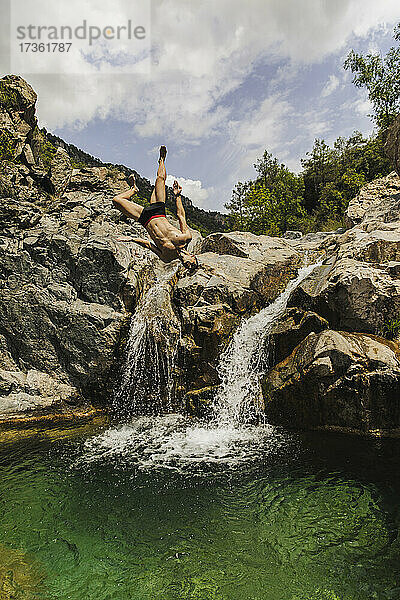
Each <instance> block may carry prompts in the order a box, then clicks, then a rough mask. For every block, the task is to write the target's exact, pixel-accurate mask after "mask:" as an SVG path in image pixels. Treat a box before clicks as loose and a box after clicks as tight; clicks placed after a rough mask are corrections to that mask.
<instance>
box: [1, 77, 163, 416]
mask: <svg viewBox="0 0 400 600" xmlns="http://www.w3.org/2000/svg"><path fill="white" fill-rule="evenodd" d="M0 84H1V85H0V94H1V100H2V101H1V108H0V128H1V132H3V134H4V135H7V136H8V139H10V140H11V142H10V145H9V147H11V148H12V149H13V153H14V156H13V160H12V161H11V160H9V158H10V157H6V158H5V159H4V160H2V161H1V162H0V167H1V171H0V192H1V193H0V196H1V200H0V221H1V232H0V419H1V418H2V417H3V418H8V417H10V416H15V415H19V414H24V415H25V414H27V415H30V414H32V413H34V412H35V411H36V412H37V411H40V412H43V411H44V412H46V411H47V412H51V411H55V410H57V411H60V410H61V411H67V412H68V410H70V409H72V408H71V407H74V406H82V405H84V404H86V403H88V402H89V401H97V402H100V403H101V402H105V401H106V400H107V398H108V396H109V392H110V389H109V386H110V385H111V382H112V380H111V374H112V371H113V370H114V369H115V364H116V359H117V357H118V345H119V341H120V337H121V335H122V334H123V332H124V331H125V329H126V327H127V324H128V321H129V316H130V314H131V311H132V309H133V307H134V305H135V302H136V300H137V297H138V296H139V295H140V292H141V288H142V283H143V282H142V279H143V277H144V274H145V273H146V277H147V278H149V277H151V276H152V271H153V269H152V264H153V263H154V261H153V259H152V258H151V256H149V255H148V254H147V253H146V252H145V251H144V250H141V249H140V248H139V247H136V246H134V245H133V244H129V243H117V241H116V238H117V237H118V235H121V234H125V235H126V234H128V233H129V234H132V230H133V231H134V232H136V233H137V234H138V233H139V231H140V233H142V232H141V228H140V226H139V225H137V224H133V223H129V224H128V222H127V220H126V219H125V218H124V217H122V215H121V214H120V213H119V212H118V211H117V210H115V209H114V208H113V207H112V203H111V198H112V197H113V196H114V195H115V194H116V193H117V192H118V191H120V190H122V189H124V188H127V187H128V186H127V183H126V182H125V176H124V174H123V173H120V172H118V171H116V170H112V171H111V170H109V169H107V168H92V169H85V170H82V171H79V170H75V171H72V167H71V162H70V160H69V157H68V155H67V154H66V152H65V151H63V150H58V151H57V153H56V154H55V155H54V157H53V160H52V163H51V170H50V172H49V173H47V172H46V171H45V170H44V168H43V166H42V164H41V160H40V147H38V146H37V144H36V142H38V139H37V138H36V137H35V136H36V134H35V128H36V117H35V101H36V94H35V93H34V92H33V90H32V88H30V86H29V85H28V84H26V82H24V81H23V80H22V79H20V78H16V77H6V78H3V79H2V80H0ZM4 132H6V133H4ZM4 135H3V138H2V139H4ZM3 149H4V147H3ZM3 158H4V156H3ZM49 191H50V192H51V194H54V195H52V196H50V195H49Z"/></svg>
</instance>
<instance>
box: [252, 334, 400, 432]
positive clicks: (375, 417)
mask: <svg viewBox="0 0 400 600" xmlns="http://www.w3.org/2000/svg"><path fill="white" fill-rule="evenodd" d="M263 392H264V399H265V410H266V415H267V419H268V421H269V422H271V423H279V424H284V425H286V426H289V427H294V428H305V429H309V428H325V429H330V428H332V429H342V430H345V431H356V432H361V433H368V432H371V431H373V430H390V429H393V428H396V427H398V424H399V422H400V421H399V419H400V363H399V348H398V346H397V345H396V344H394V343H391V342H388V341H387V340H384V339H381V338H376V337H373V336H368V335H363V334H354V333H345V332H337V331H332V330H326V331H323V332H321V333H319V334H317V333H311V334H310V335H309V336H308V337H307V338H306V339H305V340H304V341H303V342H301V343H300V344H299V346H297V347H296V348H295V350H294V351H293V352H292V354H291V355H290V356H289V357H288V358H287V359H286V360H284V361H282V362H281V363H279V364H278V365H276V366H275V367H274V368H273V369H272V370H271V371H270V372H269V373H268V374H267V375H266V376H265V378H264V380H263Z"/></svg>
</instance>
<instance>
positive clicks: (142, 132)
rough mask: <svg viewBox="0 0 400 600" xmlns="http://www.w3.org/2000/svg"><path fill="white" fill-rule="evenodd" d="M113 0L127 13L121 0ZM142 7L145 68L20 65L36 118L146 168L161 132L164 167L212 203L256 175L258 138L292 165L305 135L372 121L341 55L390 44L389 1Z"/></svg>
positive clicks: (330, 133)
mask: <svg viewBox="0 0 400 600" xmlns="http://www.w3.org/2000/svg"><path fill="white" fill-rule="evenodd" d="M73 2H75V0H71V1H70V2H69V3H68V4H69V5H71V3H73ZM106 4H107V3H105V4H104V6H105V5H106ZM86 5H87V7H88V8H89V9H90V5H91V3H90V1H87V2H86ZM93 6H94V3H93ZM102 6H103V3H102ZM116 6H118V10H119V11H120V14H119V15H118V17H119V18H121V19H122V18H124V17H126V16H127V15H126V14H124V11H126V10H127V8H126V5H125V4H124V2H123V1H121V2H119V3H118V2H115V0H114V2H113V3H112V7H113V11H114V12H115V7H116ZM110 7H111V5H110ZM151 8H152V12H151V65H150V68H149V69H148V70H147V71H146V70H144V71H143V73H132V74H124V73H118V74H117V73H113V72H112V69H111V70H110V69H108V70H107V71H106V72H103V73H100V74H94V73H93V74H90V73H89V74H85V75H79V74H75V75H68V74H64V75H40V74H35V75H29V74H27V73H21V74H22V75H24V76H25V77H26V78H27V79H28V80H29V81H30V82H31V84H32V85H33V87H34V88H35V90H36V91H37V92H38V94H39V101H38V116H39V121H40V123H41V124H42V125H45V126H46V127H47V128H48V129H49V130H50V131H53V132H54V133H56V134H57V135H60V136H61V137H63V138H64V139H65V140H66V141H69V142H72V143H74V144H76V145H77V146H79V147H80V148H82V149H84V150H86V151H88V152H90V153H91V154H94V155H96V156H98V157H100V158H101V159H103V160H105V161H112V162H117V163H123V164H126V165H128V166H130V167H133V168H135V169H136V170H137V171H138V172H140V173H141V174H142V175H144V176H146V177H148V178H150V179H151V178H152V177H153V176H154V171H155V164H156V159H157V147H158V146H159V145H160V144H161V143H165V144H166V145H167V146H168V150H169V155H168V161H167V168H168V172H169V173H170V174H171V177H177V178H179V179H180V181H181V182H182V184H183V187H184V193H186V195H188V196H189V197H191V198H192V200H193V202H194V203H195V204H197V205H198V206H201V207H204V208H208V209H217V210H221V209H223V205H224V203H225V202H227V201H228V200H229V198H230V194H231V190H232V187H233V186H234V185H235V183H236V182H237V181H238V180H245V179H248V178H250V177H253V176H254V170H253V163H254V161H255V159H256V158H257V157H258V156H260V155H261V154H262V153H263V151H264V150H265V149H268V150H269V151H271V152H273V154H274V155H276V156H277V157H278V158H279V159H280V160H281V161H282V162H285V163H286V164H287V165H288V166H289V167H290V168H292V169H294V170H298V169H299V167H300V162H299V161H300V158H302V157H303V156H304V155H305V152H306V151H308V150H310V149H311V147H312V144H313V140H314V138H315V137H322V138H324V139H325V140H326V141H327V142H332V141H333V140H334V139H335V138H336V137H338V136H339V135H342V136H347V135H349V134H350V133H351V132H352V131H354V130H355V129H358V130H360V131H362V132H363V133H364V134H368V133H370V132H371V131H372V124H371V121H370V119H369V118H368V116H367V114H368V113H369V112H370V107H369V104H368V102H367V99H366V95H365V93H364V92H363V91H361V90H358V89H356V88H355V87H354V85H353V84H352V83H351V79H352V76H351V74H350V73H348V72H346V71H344V70H343V67H342V65H343V61H344V58H345V56H346V54H347V52H348V51H349V50H350V49H351V48H354V49H355V50H357V51H361V52H366V51H371V50H372V51H380V52H382V53H385V52H386V51H387V49H388V48H389V47H390V45H393V43H394V42H393V38H392V32H393V27H394V25H395V23H396V22H398V21H400V9H399V8H398V2H397V0H395V1H394V0H385V1H384V2H376V0H363V1H361V0H301V2H299V1H298V0H280V1H278V0H250V1H249V2H246V3H244V2H239V1H237V0H218V2H215V1H213V2H212V1H211V0H199V1H197V2H194V1H193V2H188V1H184V0H179V1H178V0H152V7H151ZM71 9H72V10H73V7H71Z"/></svg>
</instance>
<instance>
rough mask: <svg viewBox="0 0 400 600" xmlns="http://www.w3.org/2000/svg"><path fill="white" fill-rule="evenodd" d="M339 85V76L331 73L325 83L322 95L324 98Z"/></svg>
mask: <svg viewBox="0 0 400 600" xmlns="http://www.w3.org/2000/svg"><path fill="white" fill-rule="evenodd" d="M338 86H339V78H338V77H336V75H329V79H328V81H327V82H326V84H325V85H324V87H323V89H322V92H321V96H322V98H326V97H327V96H330V95H331V94H332V93H333V92H334V91H335V90H336V89H337V88H338Z"/></svg>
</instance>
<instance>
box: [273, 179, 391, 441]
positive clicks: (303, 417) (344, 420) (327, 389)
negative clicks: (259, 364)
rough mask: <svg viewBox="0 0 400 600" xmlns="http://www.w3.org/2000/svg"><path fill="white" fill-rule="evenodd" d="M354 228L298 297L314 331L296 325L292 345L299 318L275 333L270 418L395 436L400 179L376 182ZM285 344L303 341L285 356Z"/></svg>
mask: <svg viewBox="0 0 400 600" xmlns="http://www.w3.org/2000/svg"><path fill="white" fill-rule="evenodd" d="M347 222H348V224H349V225H351V226H352V227H351V228H350V229H349V230H347V231H346V232H345V233H342V234H339V235H338V234H336V235H334V236H333V238H332V240H331V241H332V243H331V244H330V245H326V248H327V249H328V252H330V254H331V257H330V258H329V259H328V260H326V261H325V262H324V264H321V266H319V267H317V268H316V269H314V271H313V273H312V274H311V275H310V276H309V277H307V278H306V279H305V280H304V281H303V282H302V283H301V285H300V286H298V287H297V289H296V290H295V291H294V292H293V294H292V295H291V297H290V299H289V303H288V305H289V307H290V309H289V311H294V313H293V314H294V315H298V316H297V318H300V323H301V319H303V318H305V317H304V315H308V314H310V311H311V314H312V315H314V316H313V318H312V319H311V317H309V319H311V321H309V322H310V326H309V327H305V328H304V329H303V331H299V328H298V327H297V326H293V327H292V328H291V331H290V334H289V333H288V338H286V337H285V335H284V334H285V331H286V330H287V329H289V327H288V325H287V323H286V321H288V320H289V323H290V321H291V317H290V314H291V313H290V312H287V313H286V314H285V315H284V316H283V317H282V319H281V321H280V322H279V323H277V324H276V326H275V331H276V332H277V333H274V336H275V339H277V343H278V351H277V353H276V357H275V361H274V363H273V364H272V369H271V370H270V371H269V372H268V373H267V374H266V375H265V377H264V380H263V387H264V393H265V401H266V412H267V418H268V419H269V420H271V421H272V422H275V423H285V424H287V425H289V426H293V427H302V428H310V427H311V428H315V427H318V428H337V429H341V430H344V431H346V430H351V431H359V432H362V433H366V432H370V431H374V430H379V431H381V432H383V433H385V432H388V431H391V430H396V429H398V428H400V413H399V402H400V387H399V381H400V372H399V360H398V357H399V346H398V341H399V334H400V278H399V274H400V254H399V252H400V179H399V177H398V176H397V175H396V174H395V173H392V174H390V175H388V176H387V177H384V178H382V179H378V180H376V181H373V182H371V183H369V184H367V185H366V186H365V187H364V188H363V189H362V190H361V192H360V194H359V195H358V196H357V197H356V198H354V200H353V201H352V202H350V205H349V207H348V211H347ZM304 237H307V236H304ZM303 240H304V238H303ZM303 240H302V241H303ZM303 243H304V241H303ZM293 325H294V323H293ZM328 327H329V329H328ZM300 329H301V328H300ZM281 330H282V332H283V336H282V334H281V333H280V331H281ZM322 330H325V331H322ZM296 335H297V337H296ZM274 336H273V337H274ZM306 336H307V337H306ZM376 336H378V337H376ZM300 338H302V339H300ZM384 338H390V339H391V340H392V341H388V339H384ZM282 339H283V340H285V342H286V339H289V340H290V339H292V340H294V341H293V342H292V344H289V348H284V349H282V347H281V345H279V343H282V342H280V340H282ZM296 343H297V345H295V344H296ZM288 350H292V352H291V353H290V354H289V353H288Z"/></svg>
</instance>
